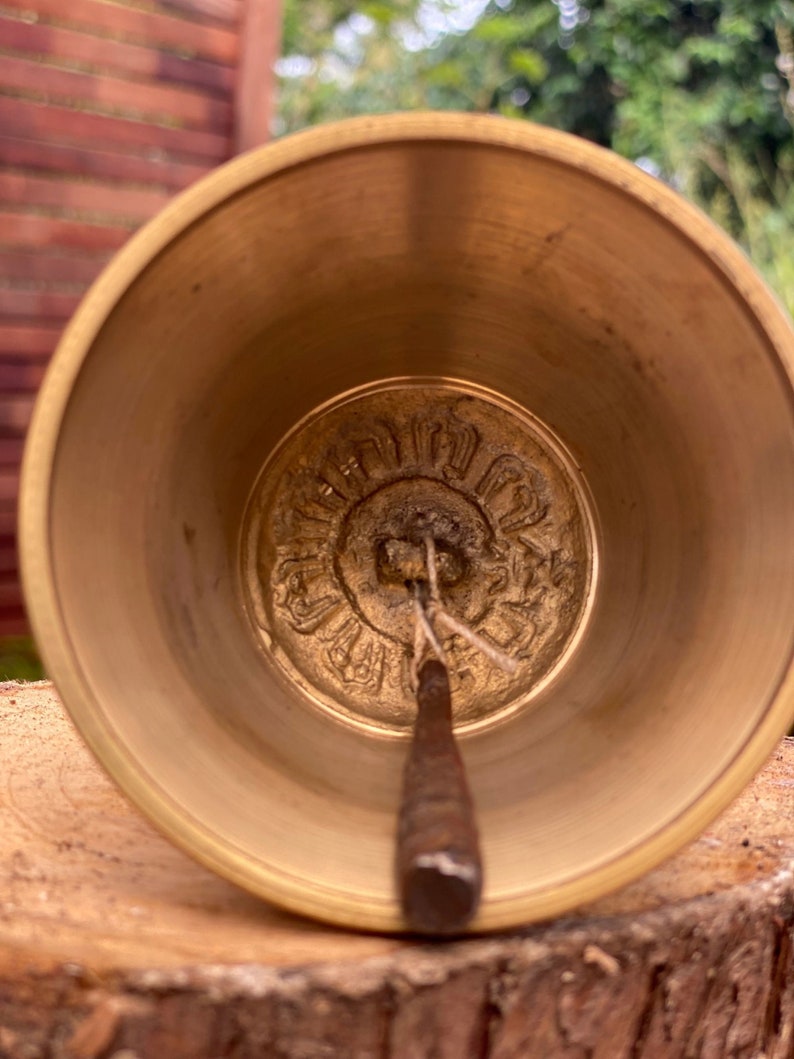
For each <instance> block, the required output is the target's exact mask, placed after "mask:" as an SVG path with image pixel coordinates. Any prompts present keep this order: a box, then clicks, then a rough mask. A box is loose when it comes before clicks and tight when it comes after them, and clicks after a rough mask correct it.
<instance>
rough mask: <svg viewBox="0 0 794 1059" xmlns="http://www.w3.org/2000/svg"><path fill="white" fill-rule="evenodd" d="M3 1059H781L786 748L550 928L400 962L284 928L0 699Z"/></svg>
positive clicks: (786, 938) (787, 973)
mask: <svg viewBox="0 0 794 1059" xmlns="http://www.w3.org/2000/svg"><path fill="white" fill-rule="evenodd" d="M0 744H1V746H0V761H2V772H0V776H2V786H0V825H1V830H0V1056H2V1057H4V1059H5V1057H8V1059H112V1057H114V1059H150V1057H151V1059H187V1057H190V1059H220V1057H227V1059H254V1057H257V1059H259V1057H269V1059H270V1057H272V1059H326V1057H327V1059H336V1057H344V1059H387V1057H388V1059H431V1057H432V1059H469V1057H472V1059H480V1057H488V1059H558V1057H559V1059H563V1057H564V1059H696V1057H697V1059H762V1057H763V1059H791V1057H792V1056H794V972H793V971H792V962H791V952H792V938H793V937H794V933H793V932H794V881H793V875H792V867H793V865H794V860H793V859H792V854H793V853H794V745H792V743H791V742H790V741H788V740H786V741H785V742H784V743H783V744H781V746H780V748H779V749H778V751H777V752H776V753H775V755H773V758H772V760H771V761H770V762H769V764H768V765H767V767H766V769H765V770H764V772H763V773H762V774H761V775H760V776H759V777H758V778H757V780H756V781H755V782H754V784H753V785H752V786H751V787H750V788H749V789H748V790H747V791H746V792H745V793H744V794H743V795H742V796H741V797H740V798H739V800H738V801H737V802H736V803H735V805H734V806H733V807H732V808H731V809H730V810H729V811H728V812H726V813H725V814H724V815H723V816H722V817H721V818H720V820H718V821H717V823H716V824H715V825H714V826H713V827H712V828H711V829H709V831H708V832H706V834H704V835H703V836H702V837H701V838H700V839H699V840H698V841H697V842H695V843H693V844H692V845H691V846H690V847H688V848H687V849H686V850H685V851H684V852H683V853H681V854H679V855H678V856H677V857H675V858H673V859H671V860H670V861H668V862H667V863H666V864H665V865H663V866H662V867H661V868H659V869H657V870H656V871H654V872H652V873H651V874H649V875H647V876H646V877H645V878H644V879H642V880H640V881H639V882H637V883H635V884H633V885H631V886H629V887H627V888H626V889H624V890H622V891H621V892H620V893H617V894H615V895H613V896H611V897H609V898H608V899H604V900H602V901H599V902H597V903H595V904H593V905H591V906H590V907H588V908H585V909H581V910H579V911H578V912H576V913H575V914H573V915H571V916H569V917H568V918H566V919H564V920H558V921H555V922H552V923H549V924H545V925H541V926H535V927H531V928H527V929H525V930H522V931H518V932H514V933H511V934H505V935H498V936H492V937H487V938H479V939H472V940H466V941H460V942H452V943H444V944H437V943H433V944H431V943H418V942H410V941H403V940H400V939H395V938H389V937H378V936H365V935H357V934H353V933H346V932H342V931H338V930H332V929H330V928H327V927H323V926H321V925H317V924H313V923H310V922H308V921H304V920H301V919H298V918H297V917H292V916H289V915H287V914H286V913H281V912H279V911H277V910H276V909H273V908H271V907H269V906H267V905H266V904H264V903H263V902H260V901H257V900H256V899H255V898H253V897H249V896H248V895H246V894H245V893H243V892H241V891H240V890H238V889H236V888H235V887H234V886H232V885H231V884H229V883H226V882H224V881H223V880H221V879H219V878H216V877H215V876H214V875H212V874H210V873H209V872H207V871H205V870H204V869H203V868H201V867H199V866H197V865H195V864H194V863H193V862H192V861H190V860H189V859H188V858H187V857H185V856H184V855H183V854H181V853H180V852H178V851H177V850H176V849H174V848H173V847H172V846H171V845H170V844H169V843H168V842H166V841H165V840H164V839H163V838H162V837H160V836H159V835H158V834H157V833H156V832H155V831H153V830H152V828H151V827H150V826H149V825H148V824H147V823H146V822H145V821H143V820H142V819H141V818H140V817H139V816H138V815H137V814H136V812H135V811H134V810H133V809H132V808H131V807H130V806H129V805H128V804H127V803H126V801H125V800H124V799H123V798H122V797H121V796H120V795H119V794H118V793H117V792H116V790H115V789H114V788H113V786H112V785H111V783H110V781H109V780H108V779H107V778H106V777H105V776H104V774H103V773H102V772H101V770H100V769H99V767H98V766H97V765H96V764H95V762H94V761H93V759H92V758H91V757H90V755H89V754H88V752H87V751H86V750H85V749H84V747H83V745H82V743H81V742H80V740H79V738H78V737H77V736H76V735H75V733H74V732H73V731H72V729H71V727H70V725H69V723H68V721H67V720H66V719H65V717H64V715H63V713H62V711H61V709H60V706H59V704H58V701H57V698H56V696H55V693H54V692H53V690H52V687H51V685H49V684H33V685H2V686H0Z"/></svg>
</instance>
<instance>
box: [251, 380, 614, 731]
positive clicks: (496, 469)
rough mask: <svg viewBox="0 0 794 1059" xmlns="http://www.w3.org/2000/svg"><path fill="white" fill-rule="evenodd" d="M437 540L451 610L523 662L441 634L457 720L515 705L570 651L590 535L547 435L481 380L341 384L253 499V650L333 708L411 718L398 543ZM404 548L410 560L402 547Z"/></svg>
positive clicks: (285, 447)
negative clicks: (258, 643) (481, 386)
mask: <svg viewBox="0 0 794 1059" xmlns="http://www.w3.org/2000/svg"><path fill="white" fill-rule="evenodd" d="M427 534H429V535H430V536H432V537H433V538H434V539H435V541H436V548H437V551H438V561H439V578H440V589H441V593H442V596H443V599H444V601H445V603H446V604H447V605H448V606H449V608H450V610H451V612H452V613H453V614H454V615H455V616H456V617H458V618H459V619H461V620H463V621H464V622H466V623H467V624H468V625H469V626H470V627H471V628H473V629H474V630H475V631H476V632H477V633H478V634H480V635H482V636H485V637H486V638H487V639H488V640H489V641H490V642H491V643H493V644H495V645H496V646H497V647H499V648H500V649H501V650H502V651H504V652H505V653H507V654H509V655H510V656H511V657H512V658H514V659H515V660H516V661H517V662H518V663H519V668H518V671H517V673H515V674H511V675H508V674H506V673H504V672H501V671H500V670H499V669H498V668H497V667H496V666H494V665H493V663H492V662H489V661H488V659H487V658H486V657H485V656H484V655H483V654H482V653H481V652H479V651H477V650H476V649H475V648H473V647H471V646H470V645H469V644H467V643H466V642H465V641H464V640H462V639H461V638H460V637H459V636H449V637H447V638H446V639H445V640H444V641H443V647H444V650H445V653H446V657H447V659H448V661H449V666H450V680H451V686H452V697H453V703H454V710H455V723H456V726H457V728H458V729H459V730H461V731H462V730H466V729H468V728H470V727H473V726H481V725H482V724H483V723H486V722H488V721H492V720H496V719H498V718H499V717H500V716H502V715H503V714H504V712H505V711H509V710H510V709H516V708H519V707H520V706H521V705H523V704H524V703H526V701H527V699H528V697H529V696H530V694H531V693H533V692H535V693H536V692H537V691H539V690H540V688H541V687H542V686H543V682H544V680H546V679H550V678H551V676H552V675H553V671H554V669H555V668H556V667H557V666H559V665H560V664H561V663H562V662H563V660H564V658H565V657H566V654H567V651H566V649H567V648H570V647H571V646H572V643H573V641H574V637H575V634H576V633H577V631H578V630H579V628H580V624H581V622H580V619H581V617H582V614H583V612H584V611H585V609H586V605H587V603H588V599H589V589H590V586H591V584H592V577H591V569H592V559H591V557H592V551H593V547H592V542H593V532H592V528H591V522H590V519H589V515H588V513H587V507H586V501H585V498H584V492H583V488H582V485H581V483H579V482H578V481H577V475H576V471H575V467H574V466H573V463H572V461H571V460H570V458H568V457H566V455H565V453H564V451H563V450H562V448H561V446H560V445H559V443H558V442H555V440H554V439H553V438H551V437H550V436H549V435H548V432H547V431H544V430H543V429H542V428H541V426H540V424H538V423H533V422H532V420H531V419H530V418H529V417H528V416H527V415H526V413H523V414H522V413H521V410H520V409H517V408H515V407H511V405H510V404H509V403H508V402H506V401H499V400H497V399H496V398H495V396H494V395H492V394H487V392H484V391H482V390H478V389H477V388H474V387H466V386H464V385H460V384H459V385H453V384H452V383H451V382H449V381H447V382H446V383H442V384H438V383H434V382H433V380H432V379H428V380H426V381H418V380H417V381H414V382H411V383H409V382H403V383H400V382H392V383H384V384H380V385H378V386H376V387H374V388H373V387H368V388H367V389H365V390H364V391H361V392H358V393H352V394H349V395H347V396H345V397H344V399H342V400H341V401H337V402H334V403H333V404H332V405H331V406H330V407H327V408H324V409H322V410H320V411H318V412H316V413H313V414H311V415H310V416H309V417H307V418H306V419H304V420H302V421H301V422H300V423H298V424H297V425H296V426H295V427H294V428H293V430H292V431H291V432H290V434H289V436H288V438H286V439H285V440H284V441H283V442H282V444H281V445H280V446H279V448H278V450H277V452H276V453H275V454H274V455H273V457H272V458H271V459H270V460H269V461H268V462H267V464H266V465H265V467H264V469H263V471H262V473H261V475H260V479H259V482H258V484H257V488H256V489H255V490H254V497H253V499H252V502H251V504H250V505H249V512H248V517H247V519H246V528H245V546H244V572H243V580H244V584H245V588H246V592H247V597H248V601H249V606H250V610H251V613H252V616H253V617H254V621H255V623H256V625H257V626H258V628H259V629H260V630H261V632H262V639H263V642H264V644H265V646H266V649H267V650H268V652H269V653H271V654H272V655H273V656H274V658H275V660H276V661H277V663H278V664H280V665H281V666H282V667H283V668H284V670H285V671H286V672H287V673H288V674H289V676H290V677H291V678H292V679H293V680H294V681H295V683H296V685H297V688H296V691H297V693H299V694H300V693H302V692H307V693H308V694H309V695H310V696H311V697H316V698H317V700H318V702H320V703H322V704H323V705H324V706H326V707H327V708H329V709H331V710H333V711H336V712H339V713H341V714H342V715H343V716H345V717H347V718H349V719H352V720H358V721H360V722H362V723H364V724H371V725H374V726H376V727H378V728H381V729H386V730H396V731H408V730H410V729H411V727H412V725H413V720H414V716H415V713H416V704H415V698H414V693H413V691H412V689H411V685H410V679H409V662H410V658H411V649H412V645H413V640H414V627H415V616H414V609H413V598H412V596H411V594H409V592H407V591H406V585H405V582H406V580H407V579H415V578H416V577H417V576H424V575H423V574H422V572H421V570H420V572H419V573H416V572H413V574H412V572H411V570H410V569H409V568H407V567H406V562H410V561H411V550H412V549H413V552H415V553H418V555H419V560H418V561H419V566H420V567H421V568H422V569H423V568H424V562H423V560H422V558H421V556H422V555H423V553H424V548H423V545H422V542H423V540H424V537H425V536H426V535H427ZM413 561H414V562H416V561H417V560H416V558H414V559H413Z"/></svg>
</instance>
